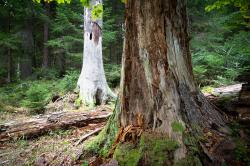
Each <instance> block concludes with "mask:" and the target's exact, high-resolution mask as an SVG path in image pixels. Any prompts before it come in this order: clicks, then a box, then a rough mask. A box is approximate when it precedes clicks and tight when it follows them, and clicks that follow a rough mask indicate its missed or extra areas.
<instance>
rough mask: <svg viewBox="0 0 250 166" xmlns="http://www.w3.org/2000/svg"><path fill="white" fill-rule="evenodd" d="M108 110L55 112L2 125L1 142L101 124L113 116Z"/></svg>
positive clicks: (0, 128)
mask: <svg viewBox="0 0 250 166" xmlns="http://www.w3.org/2000/svg"><path fill="white" fill-rule="evenodd" d="M107 109H108V108H104V109H101V110H95V111H88V112H86V111H69V112H55V113H51V114H48V115H41V116H35V117H33V118H31V119H28V120H24V121H12V122H9V123H5V124H0V142H4V141H9V140H15V139H18V138H33V137H36V136H39V135H42V134H45V133H47V132H49V131H52V130H56V129H67V128H70V127H73V126H75V127H83V126H86V125H88V124H90V123H100V122H104V121H106V120H107V118H108V117H109V116H110V115H111V114H112V113H111V111H110V110H107Z"/></svg>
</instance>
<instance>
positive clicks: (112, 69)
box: [104, 64, 121, 88]
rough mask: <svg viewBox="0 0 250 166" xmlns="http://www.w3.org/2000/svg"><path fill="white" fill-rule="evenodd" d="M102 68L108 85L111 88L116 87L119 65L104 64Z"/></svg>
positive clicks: (119, 70) (118, 79) (119, 71)
mask: <svg viewBox="0 0 250 166" xmlns="http://www.w3.org/2000/svg"><path fill="white" fill-rule="evenodd" d="M104 68H105V75H106V79H107V82H108V84H109V86H110V87H112V88H115V87H117V86H118V85H119V83H120V79H121V65H116V64H105V65H104Z"/></svg>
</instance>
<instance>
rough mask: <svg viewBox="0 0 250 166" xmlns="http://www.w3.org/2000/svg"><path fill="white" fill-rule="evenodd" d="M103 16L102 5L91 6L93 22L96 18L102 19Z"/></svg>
mask: <svg viewBox="0 0 250 166" xmlns="http://www.w3.org/2000/svg"><path fill="white" fill-rule="evenodd" d="M102 14H103V5H102V4H97V5H95V6H93V8H92V11H91V17H92V19H93V20H97V19H98V18H102Z"/></svg>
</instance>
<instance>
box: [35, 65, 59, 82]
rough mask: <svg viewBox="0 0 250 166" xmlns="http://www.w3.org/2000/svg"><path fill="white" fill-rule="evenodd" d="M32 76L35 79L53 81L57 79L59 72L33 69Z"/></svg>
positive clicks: (51, 69)
mask: <svg viewBox="0 0 250 166" xmlns="http://www.w3.org/2000/svg"><path fill="white" fill-rule="evenodd" d="M33 76H34V77H35V78H36V79H46V80H54V79H56V78H59V71H58V70H56V69H53V68H50V69H45V68H37V69H35V71H34V74H33Z"/></svg>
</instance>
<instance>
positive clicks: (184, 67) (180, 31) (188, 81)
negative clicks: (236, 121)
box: [101, 0, 232, 165]
mask: <svg viewBox="0 0 250 166" xmlns="http://www.w3.org/2000/svg"><path fill="white" fill-rule="evenodd" d="M125 26H126V29H125V30H126V32H125V44H124V54H123V60H122V66H123V67H122V78H121V96H120V99H119V100H120V107H119V108H118V110H119V111H117V113H119V116H117V115H115V116H114V117H116V116H117V117H118V127H119V131H118V132H117V136H116V139H115V144H114V145H113V150H114V149H115V147H116V146H115V145H116V144H117V143H118V142H120V143H123V142H131V141H133V142H137V140H138V139H141V138H140V137H141V136H143V135H146V134H150V135H151V136H152V137H154V138H155V140H157V135H160V136H161V137H163V138H164V137H167V138H168V139H171V140H175V141H177V143H178V147H177V149H176V150H174V151H173V153H172V155H171V153H169V152H168V151H167V150H165V151H163V152H162V153H160V154H161V155H164V156H165V155H166V156H169V157H165V158H164V157H163V158H158V159H159V160H162V161H158V160H157V159H156V160H154V159H152V157H151V156H150V155H148V154H149V153H150V151H152V150H154V149H157V148H158V149H159V145H156V143H155V141H154V140H152V141H151V142H147V143H148V146H147V147H152V149H147V148H146V149H144V150H143V151H141V152H139V153H143V154H142V155H139V159H138V160H135V161H131V162H135V163H133V164H135V165H153V164H152V162H153V161H155V162H158V163H160V164H159V165H173V162H177V161H179V160H180V161H179V162H183V160H186V161H187V160H188V159H189V162H190V156H192V155H193V156H195V154H198V158H200V159H201V158H202V163H203V164H204V165H210V164H211V165H220V164H221V163H222V162H223V161H225V160H226V158H225V157H224V156H223V155H228V153H227V154H220V150H222V151H223V148H230V147H226V146H225V142H227V140H226V139H225V135H226V134H227V133H228V130H227V127H226V125H225V121H224V118H223V116H222V115H221V114H220V113H219V112H218V111H217V110H216V109H215V108H214V107H213V106H212V105H211V104H210V103H209V102H208V101H207V100H206V98H205V97H204V96H203V94H202V93H201V92H200V91H199V90H198V88H197V87H196V85H195V83H194V76H193V72H192V64H191V55H190V52H189V36H188V32H187V15H186V2H185V1H182V0H154V1H152V0H137V1H133V0H128V1H127V2H126V12H125ZM110 124H113V123H109V125H110ZM109 127H110V126H109ZM111 127H112V125H111ZM106 131H107V132H111V135H114V134H113V133H112V132H113V131H115V130H111V129H110V130H106ZM207 135H210V136H209V137H206V136H207ZM148 137H149V136H146V139H148ZM190 137H191V138H192V139H191V141H190V140H189V138H190ZM201 137H206V140H203V142H202V141H201V139H200V138H201ZM106 138H107V139H108V137H106ZM137 138H138V139H137ZM144 138H145V137H144ZM185 140H186V141H185ZM192 140H195V141H192ZM213 140H216V141H215V142H216V143H215V144H214V143H212V144H211V142H212V141H213ZM106 142H109V141H106ZM111 142H112V141H111ZM141 142H143V143H141V144H145V143H146V142H145V139H144V140H143V141H142V140H141ZM190 142H191V143H190ZM194 142H196V143H194ZM206 144H207V145H209V146H206ZM101 145H102V144H101ZM160 145H161V146H164V144H160ZM217 145H220V146H219V147H220V148H218V147H216V146H217ZM102 146H103V145H102ZM121 146H122V144H118V146H117V147H116V149H117V148H120V147H121ZM124 146H125V147H126V144H124ZM165 146H166V147H165V149H166V148H167V145H165ZM193 146H195V148H194V147H193ZM104 147H105V146H104ZM127 147H128V146H127ZM130 147H131V146H130ZM132 147H133V146H132ZM135 148H136V147H135ZM140 149H141V148H140ZM140 149H139V150H140ZM163 149H164V148H163ZM194 149H200V150H201V151H199V150H197V151H196V152H194ZM146 150H147V151H146ZM172 150H173V149H172ZM230 150H232V149H229V151H230ZM122 151H123V150H122ZM111 152H112V151H111ZM116 152H117V151H116V150H115V153H114V154H116ZM133 152H136V151H133ZM128 153H129V152H128ZM111 154H112V153H111ZM201 154H203V155H204V154H205V155H204V156H203V157H201V156H202V155H201ZM199 155H200V156H199ZM117 156H118V155H114V157H115V158H116V159H118V160H119V157H117ZM171 156H173V158H172V157H171ZM123 161H124V160H123ZM136 162H137V163H136ZM191 162H196V163H195V164H194V163H193V164H194V165H198V164H201V162H200V161H199V160H198V161H197V160H196V159H194V158H192V159H191ZM127 164H128V163H127ZM186 164H187V163H186ZM125 165H126V164H125Z"/></svg>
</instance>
